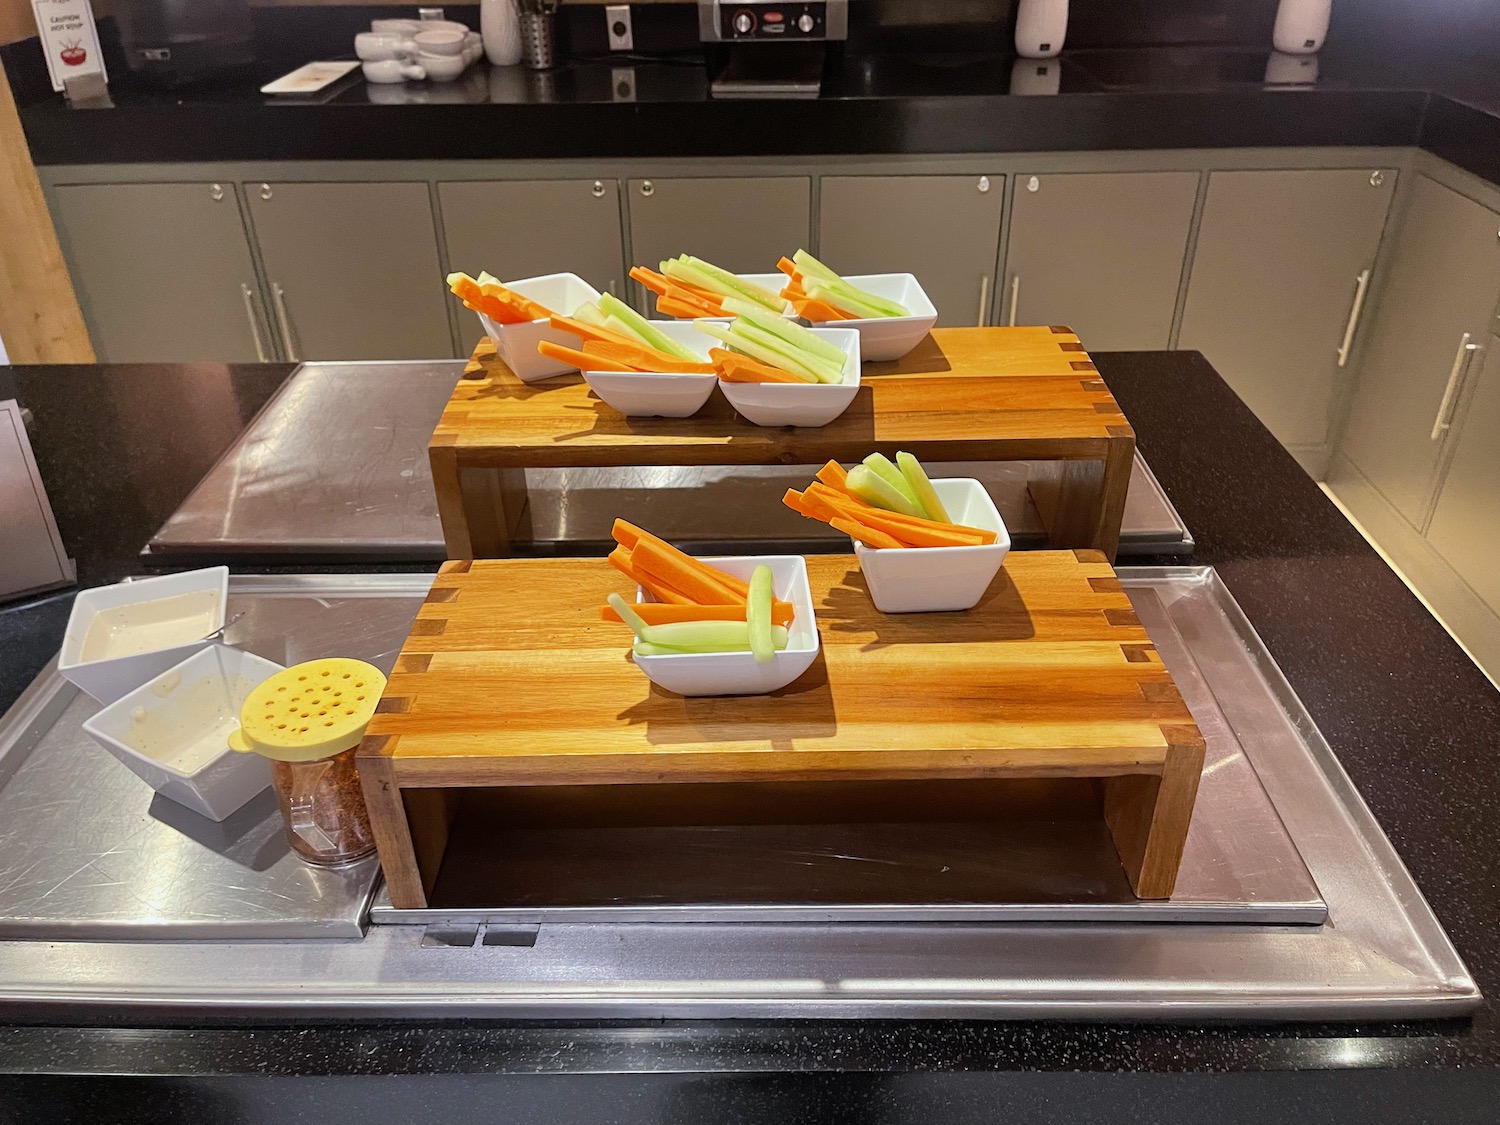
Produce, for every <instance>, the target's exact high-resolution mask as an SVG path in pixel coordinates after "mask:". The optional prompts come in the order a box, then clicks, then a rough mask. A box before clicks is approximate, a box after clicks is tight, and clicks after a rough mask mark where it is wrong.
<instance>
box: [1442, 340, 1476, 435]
mask: <svg viewBox="0 0 1500 1125" xmlns="http://www.w3.org/2000/svg"><path fill="white" fill-rule="evenodd" d="M1478 350H1479V345H1478V344H1471V343H1469V333H1467V332H1465V333H1464V336H1463V339H1462V340H1460V341H1459V342H1458V354H1457V355H1455V356H1454V357H1453V370H1452V371H1450V372H1448V385H1447V386H1446V387H1444V388H1443V401H1442V402H1441V403H1440V404H1439V405H1438V412H1437V417H1436V418H1434V419H1433V422H1432V440H1433V441H1437V439H1438V438H1440V437H1442V436H1443V431H1444V430H1446V429H1447V428H1448V427H1449V426H1451V425H1453V408H1454V406H1456V405H1457V404H1458V388H1459V385H1460V384H1461V383H1462V382H1463V374H1464V372H1465V371H1467V370H1468V367H1469V357H1470V356H1472V355H1473V354H1474V353H1475V352H1477V351H1478Z"/></svg>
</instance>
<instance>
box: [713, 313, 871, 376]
mask: <svg viewBox="0 0 1500 1125" xmlns="http://www.w3.org/2000/svg"><path fill="white" fill-rule="evenodd" d="M729 333H730V335H732V336H733V337H735V339H737V340H749V341H750V342H751V343H754V344H759V345H760V346H761V347H763V348H769V349H770V350H771V351H774V352H776V353H777V354H778V355H782V356H785V357H786V359H785V362H784V363H783V364H782V366H785V365H786V363H793V362H795V363H798V364H800V365H801V367H802V368H804V369H806V370H808V371H810V372H812V373H813V374H814V375H815V376H817V379H818V382H820V383H842V382H843V381H844V368H843V364H833V363H830V362H829V361H828V360H826V359H824V358H823V357H821V356H816V355H812V354H810V353H808V352H806V351H804V350H803V349H801V348H799V347H795V346H794V345H792V344H788V343H787V342H786V341H785V340H783V339H782V338H781V337H780V336H777V335H775V334H774V333H771V332H767V331H766V330H765V329H763V328H757V327H756V326H755V325H753V324H751V323H749V322H748V321H744V320H736V321H735V322H734V323H733V324H731V325H730V326H729Z"/></svg>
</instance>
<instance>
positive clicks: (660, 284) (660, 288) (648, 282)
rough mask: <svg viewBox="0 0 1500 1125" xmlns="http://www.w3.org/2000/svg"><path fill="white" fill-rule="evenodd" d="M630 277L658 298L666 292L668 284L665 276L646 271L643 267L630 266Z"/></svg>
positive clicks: (651, 270) (650, 270)
mask: <svg viewBox="0 0 1500 1125" xmlns="http://www.w3.org/2000/svg"><path fill="white" fill-rule="evenodd" d="M630 276H631V277H633V278H635V280H636V281H639V282H640V283H641V284H642V285H644V286H645V287H646V288H647V289H649V290H650V291H651V292H653V293H655V294H656V295H657V296H658V297H660V296H662V295H663V294H665V293H666V291H667V285H668V284H669V280H668V278H667V276H666V275H665V274H660V273H657V272H656V271H655V270H653V269H647V268H646V267H645V266H631V267H630Z"/></svg>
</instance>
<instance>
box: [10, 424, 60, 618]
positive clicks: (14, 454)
mask: <svg viewBox="0 0 1500 1125" xmlns="http://www.w3.org/2000/svg"><path fill="white" fill-rule="evenodd" d="M0 528H4V529H5V547H4V549H3V550H0V599H3V598H8V597H11V596H13V595H16V594H22V593H29V592H32V591H38V590H50V589H52V588H53V587H54V586H65V585H67V584H68V583H70V582H72V581H74V580H75V578H76V577H77V572H76V571H75V570H74V567H73V563H72V560H70V559H69V558H68V554H67V551H66V550H65V549H64V547H63V541H62V536H60V535H59V534H58V533H57V523H56V521H55V520H54V519H53V518H52V505H51V503H50V502H49V501H48V500H47V490H46V488H45V487H44V486H43V484H42V476H41V473H39V472H38V471H37V467H36V459H35V457H33V456H32V452H31V439H30V438H29V437H28V436H27V434H26V423H25V421H24V420H23V418H22V416H21V406H20V404H19V403H18V402H16V400H15V399H7V400H6V401H4V402H0Z"/></svg>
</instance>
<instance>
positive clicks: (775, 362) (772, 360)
mask: <svg viewBox="0 0 1500 1125" xmlns="http://www.w3.org/2000/svg"><path fill="white" fill-rule="evenodd" d="M693 323H695V324H696V325H697V326H698V331H699V332H705V333H707V334H708V335H710V336H712V337H713V338H714V339H716V340H722V341H723V342H724V343H726V344H728V345H729V346H730V347H731V348H735V349H737V350H738V351H740V352H743V353H744V354H745V355H747V356H749V357H750V358H751V359H754V360H759V361H760V362H761V363H765V364H769V365H770V366H771V367H779V368H781V370H783V371H785V372H787V373H788V374H791V375H795V376H797V377H798V378H799V379H803V380H805V381H807V382H809V383H819V382H822V380H821V379H819V378H818V377H817V375H815V374H813V372H812V371H811V370H804V369H803V367H802V365H801V364H797V365H796V366H793V364H794V363H795V361H794V360H792V359H789V358H788V357H787V356H785V355H783V354H782V353H781V352H778V351H776V350H775V349H774V348H763V347H761V346H760V345H759V344H756V343H754V342H752V341H750V340H746V339H743V338H742V337H739V336H735V335H731V334H730V332H729V331H728V330H727V329H725V328H724V327H723V326H722V325H718V324H704V323H703V322H702V321H694V322H693Z"/></svg>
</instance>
